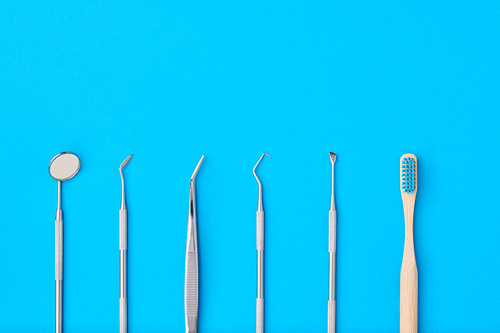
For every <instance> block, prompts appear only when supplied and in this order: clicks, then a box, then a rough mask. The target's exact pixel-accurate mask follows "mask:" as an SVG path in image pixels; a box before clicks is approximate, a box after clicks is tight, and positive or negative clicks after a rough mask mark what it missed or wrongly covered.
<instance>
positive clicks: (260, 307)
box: [253, 153, 271, 333]
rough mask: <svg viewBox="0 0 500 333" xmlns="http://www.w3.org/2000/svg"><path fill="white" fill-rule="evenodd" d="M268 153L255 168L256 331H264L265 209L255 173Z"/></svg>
mask: <svg viewBox="0 0 500 333" xmlns="http://www.w3.org/2000/svg"><path fill="white" fill-rule="evenodd" d="M264 155H267V156H269V157H271V156H270V155H268V154H266V153H264V154H262V156H261V157H260V158H259V160H258V161H257V164H255V166H254V168H253V175H254V176H255V179H256V180H257V183H258V184H259V204H258V206H257V311H256V317H257V318H256V332H257V333H263V332H264V210H263V208H262V184H261V182H260V180H259V177H257V174H256V173H255V169H256V168H257V166H258V165H259V163H260V161H261V160H262V158H263V157H264Z"/></svg>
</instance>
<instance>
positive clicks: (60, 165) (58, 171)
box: [49, 152, 80, 333]
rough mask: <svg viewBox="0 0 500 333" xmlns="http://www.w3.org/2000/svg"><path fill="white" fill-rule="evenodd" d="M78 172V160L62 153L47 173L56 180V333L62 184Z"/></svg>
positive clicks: (59, 321)
mask: <svg viewBox="0 0 500 333" xmlns="http://www.w3.org/2000/svg"><path fill="white" fill-rule="evenodd" d="M79 170H80V159H79V158H78V156H77V155H76V154H73V153H69V152H62V153H60V154H57V155H56V156H54V158H52V160H51V161H50V163H49V173H50V176H51V177H52V178H54V179H55V180H57V211H56V223H55V229H56V232H55V239H56V242H55V250H56V258H55V259H56V264H55V267H56V269H55V271H56V272H55V278H56V333H61V332H62V278H63V213H62V205H61V201H62V182H63V181H66V180H69V179H71V178H73V177H74V176H75V175H76V174H77V173H78V171H79Z"/></svg>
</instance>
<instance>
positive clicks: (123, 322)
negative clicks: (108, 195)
mask: <svg viewBox="0 0 500 333" xmlns="http://www.w3.org/2000/svg"><path fill="white" fill-rule="evenodd" d="M133 156H134V154H132V155H130V156H129V157H127V158H126V159H125V160H124V161H123V162H122V164H121V165H120V177H121V179H122V202H121V206H120V219H119V223H120V226H119V233H120V243H119V248H120V333H127V223H128V222H127V205H126V203H125V180H124V179H123V172H122V169H123V167H124V166H125V165H127V163H128V162H129V161H130V159H131V158H132V157H133Z"/></svg>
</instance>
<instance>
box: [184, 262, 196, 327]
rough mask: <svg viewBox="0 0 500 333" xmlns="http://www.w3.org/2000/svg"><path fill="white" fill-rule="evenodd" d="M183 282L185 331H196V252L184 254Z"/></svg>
mask: <svg viewBox="0 0 500 333" xmlns="http://www.w3.org/2000/svg"><path fill="white" fill-rule="evenodd" d="M185 276H186V277H185V282H184V309H185V315H186V321H187V322H186V324H187V327H186V328H187V331H189V332H196V325H197V317H198V258H197V257H196V253H194V252H188V253H187V254H186V275H185Z"/></svg>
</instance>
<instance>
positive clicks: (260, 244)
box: [257, 211, 264, 250]
mask: <svg viewBox="0 0 500 333" xmlns="http://www.w3.org/2000/svg"><path fill="white" fill-rule="evenodd" d="M257 250H264V212H262V211H257Z"/></svg>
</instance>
